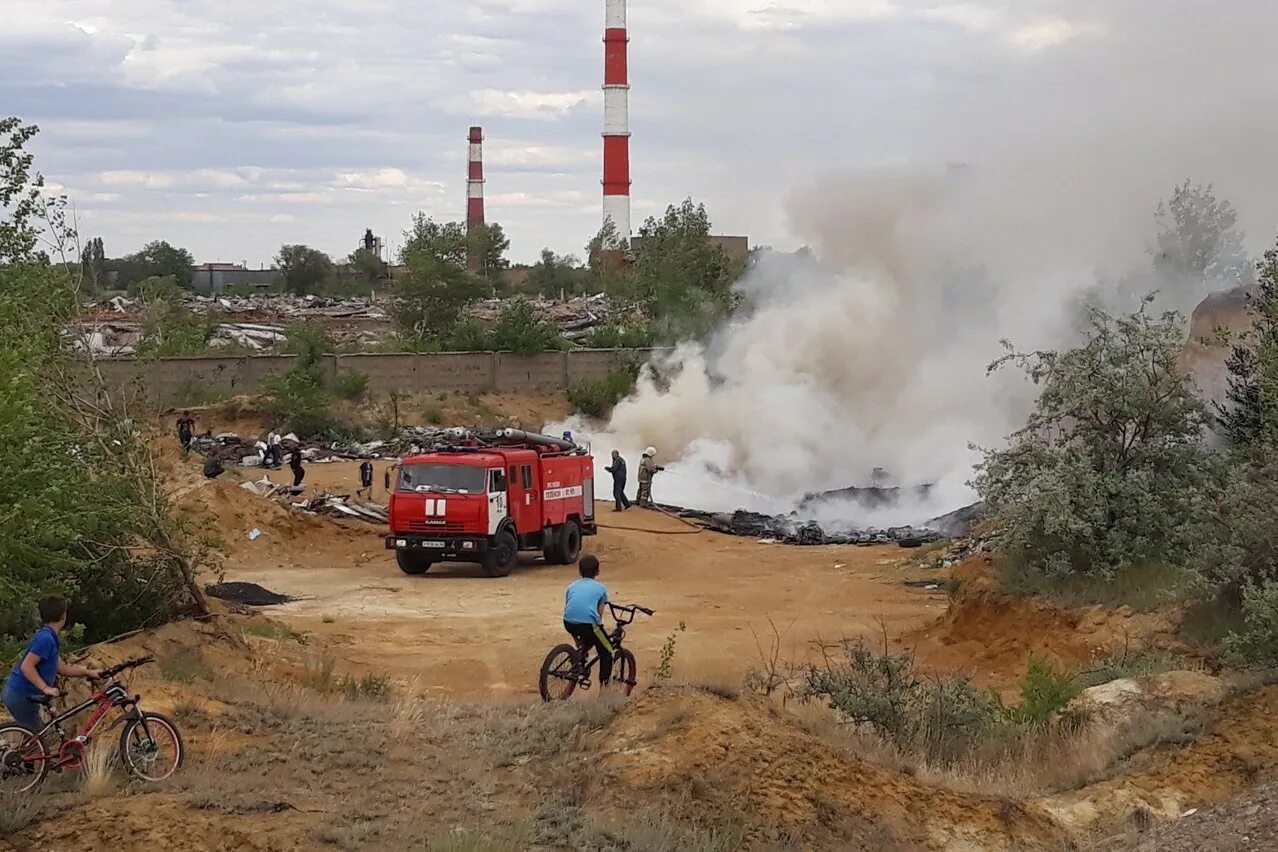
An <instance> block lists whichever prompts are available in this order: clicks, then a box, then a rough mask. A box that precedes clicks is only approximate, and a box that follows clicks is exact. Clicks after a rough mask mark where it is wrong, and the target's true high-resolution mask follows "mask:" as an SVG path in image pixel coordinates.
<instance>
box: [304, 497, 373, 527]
mask: <svg viewBox="0 0 1278 852" xmlns="http://www.w3.org/2000/svg"><path fill="white" fill-rule="evenodd" d="M288 505H289V506H290V507H291V508H292V509H294V510H296V511H299V512H308V513H310V514H312V515H326V516H328V517H330V518H355V519H357V520H361V521H367V522H368V523H370V524H378V525H380V526H385V525H386V524H388V523H390V516H389V515H388V514H387V512H388V510H387V508H386V507H385V506H380V505H378V504H376V503H364V502H357V501H353V500H351V497H350V495H349V494H319V495H317V496H315V497H312V498H311V499H309V500H304V501H302V502H300V503H293V502H290V503H289V504H288Z"/></svg>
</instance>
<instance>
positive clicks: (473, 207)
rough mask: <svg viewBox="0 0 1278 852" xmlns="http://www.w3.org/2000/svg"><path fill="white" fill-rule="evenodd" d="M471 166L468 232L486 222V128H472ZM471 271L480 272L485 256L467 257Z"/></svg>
mask: <svg viewBox="0 0 1278 852" xmlns="http://www.w3.org/2000/svg"><path fill="white" fill-rule="evenodd" d="M469 139H470V157H469V159H470V166H469V171H468V172H467V174H466V232H467V233H470V231H472V230H473V229H475V228H479V227H482V226H483V224H484V129H483V128H482V127H472V128H471V129H470V136H469ZM466 265H467V267H468V268H469V269H470V271H471V272H478V271H479V269H480V267H481V266H482V265H483V258H482V257H479V256H475V255H472V256H471V257H469V258H468V259H467V264H466Z"/></svg>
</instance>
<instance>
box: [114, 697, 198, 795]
mask: <svg viewBox="0 0 1278 852" xmlns="http://www.w3.org/2000/svg"><path fill="white" fill-rule="evenodd" d="M185 759H186V747H185V746H183V745H182V735H181V734H179V733H178V729H177V726H176V725H174V724H173V723H172V722H170V721H169V720H168V719H166V718H165V717H163V716H161V715H160V714H159V713H143V714H142V718H141V719H130V720H129V723H128V724H127V725H125V726H124V730H123V731H121V732H120V762H121V763H123V764H124V768H125V769H126V770H127V771H128V773H129V774H130V775H132V776H133V777H134V778H138V779H140V780H142V781H163V780H164V779H166V778H168V777H169V776H170V775H172V774H173V773H174V772H177V771H178V769H180V768H181V767H182V762H183V761H184V760H185Z"/></svg>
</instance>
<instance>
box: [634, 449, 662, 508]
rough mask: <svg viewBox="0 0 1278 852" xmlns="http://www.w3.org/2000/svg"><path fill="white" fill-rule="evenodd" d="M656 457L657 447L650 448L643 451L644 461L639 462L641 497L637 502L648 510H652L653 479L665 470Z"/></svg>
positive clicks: (636, 499) (637, 498)
mask: <svg viewBox="0 0 1278 852" xmlns="http://www.w3.org/2000/svg"><path fill="white" fill-rule="evenodd" d="M656 455H657V449H656V447H649V448H648V449H646V450H644V451H643V459H642V460H640V462H639V496H638V497H636V498H635V502H636V503H638V504H639V505H640V506H643V507H644V508H647V509H651V508H652V478H653V477H654V476H656V475H657V473H658V472H659V471H663V470H665V468H664V467H662V466H661V465H659V464H657V460H656V458H655V457H656Z"/></svg>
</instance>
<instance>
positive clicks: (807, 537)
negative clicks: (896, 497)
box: [663, 506, 941, 547]
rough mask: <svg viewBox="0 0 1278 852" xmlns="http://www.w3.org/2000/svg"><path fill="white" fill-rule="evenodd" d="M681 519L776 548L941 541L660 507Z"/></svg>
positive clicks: (918, 532)
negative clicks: (753, 539) (829, 529)
mask: <svg viewBox="0 0 1278 852" xmlns="http://www.w3.org/2000/svg"><path fill="white" fill-rule="evenodd" d="M663 508H665V509H666V510H667V511H670V512H673V513H674V514H676V515H678V516H679V517H681V518H688V519H690V520H694V521H697V522H699V523H701V524H702V525H704V526H705V527H706V528H707V529H711V530H714V531H715V532H721V533H725V534H727V535H735V536H744V537H748V538H755V539H759V540H760V541H765V542H773V543H777V544H795V545H801V546H813V545H822V544H855V545H862V546H866V545H871V544H891V543H893V542H895V543H896V544H899V545H900V546H901V547H918V546H919V545H922V544H926V543H927V542H930V541H937V540H938V539H940V538H941V536H940V534H939V533H937V532H936V531H935V530H929V529H919V528H918V527H910V526H904V527H890V528H888V529H886V530H882V529H877V528H868V529H852V530H838V531H834V530H831V531H827V530H825V529H823V528H822V527H821V525H820V524H818V523H816V522H815V521H812V520H805V519H803V518H801V517H799V515H798V513H797V512H795V513H791V514H790V515H762V514H759V513H758V512H747V511H745V510H744V509H738V510H737V511H735V512H732V513H731V514H728V513H716V512H702V511H699V510H696V509H685V508H681V507H678V506H666V507H663Z"/></svg>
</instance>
